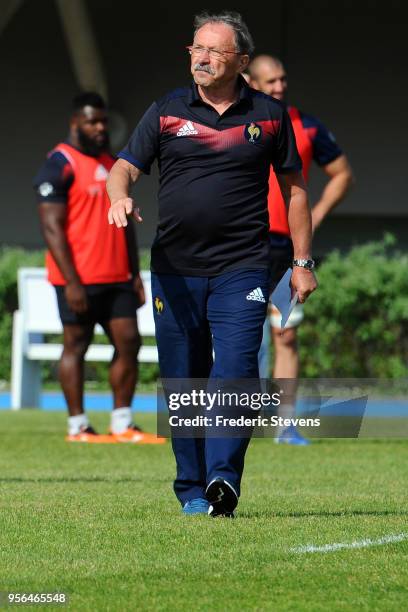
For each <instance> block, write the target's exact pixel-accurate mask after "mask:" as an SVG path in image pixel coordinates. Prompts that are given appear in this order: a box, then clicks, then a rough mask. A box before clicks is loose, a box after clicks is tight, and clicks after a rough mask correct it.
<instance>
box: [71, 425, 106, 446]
mask: <svg viewBox="0 0 408 612" xmlns="http://www.w3.org/2000/svg"><path fill="white" fill-rule="evenodd" d="M65 440H66V441H67V442H87V443H88V444H115V443H116V440H113V439H112V436H108V435H100V434H97V433H96V431H95V430H94V428H93V427H87V428H86V429H83V430H82V431H80V432H79V433H77V434H75V435H69V434H68V436H66V438H65Z"/></svg>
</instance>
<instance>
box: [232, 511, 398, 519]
mask: <svg viewBox="0 0 408 612" xmlns="http://www.w3.org/2000/svg"><path fill="white" fill-rule="evenodd" d="M331 516H332V517H336V516H338V517H342V516H344V517H350V516H408V510H382V509H379V510H338V511H334V512H330V511H327V510H322V511H321V512H319V511H313V510H311V511H310V512H268V511H266V512H256V511H255V512H245V511H244V512H240V513H239V517H240V518H306V517H316V518H319V517H331Z"/></svg>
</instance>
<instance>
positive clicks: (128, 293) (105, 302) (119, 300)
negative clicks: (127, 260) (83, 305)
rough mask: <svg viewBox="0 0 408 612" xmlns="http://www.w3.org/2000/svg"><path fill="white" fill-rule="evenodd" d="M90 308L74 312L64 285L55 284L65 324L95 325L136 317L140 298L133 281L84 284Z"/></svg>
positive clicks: (62, 320) (60, 312)
mask: <svg viewBox="0 0 408 612" xmlns="http://www.w3.org/2000/svg"><path fill="white" fill-rule="evenodd" d="M84 286H85V289H86V294H87V296H88V304H89V308H88V310H87V311H86V312H84V313H81V314H77V313H76V312H73V311H72V310H71V309H70V307H69V306H68V304H67V301H66V299H65V291H64V287H63V286H61V285H56V286H55V291H56V293H57V301H58V310H59V314H60V318H61V322H62V324H63V325H75V324H76V325H91V324H93V325H95V323H101V324H103V323H105V322H106V321H110V320H111V319H120V318H123V317H125V318H132V319H134V318H136V309H137V308H138V307H139V304H138V300H137V297H136V294H135V292H134V291H133V286H132V283H131V282H128V283H106V284H99V285H84Z"/></svg>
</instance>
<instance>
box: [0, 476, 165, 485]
mask: <svg viewBox="0 0 408 612" xmlns="http://www.w3.org/2000/svg"><path fill="white" fill-rule="evenodd" d="M149 481H150V482H169V479H168V478H152V477H150V476H149ZM41 482H52V483H56V482H57V483H58V482H62V483H64V482H89V483H93V482H95V483H98V482H107V483H119V484H120V483H126V482H146V478H142V477H140V478H133V477H132V478H105V477H103V476H95V477H88V478H86V477H83V476H81V477H75V476H74V477H71V476H67V477H65V478H64V477H60V478H52V477H50V478H23V477H14V478H13V477H10V478H0V484H1V483H24V484H25V483H34V484H35V483H41Z"/></svg>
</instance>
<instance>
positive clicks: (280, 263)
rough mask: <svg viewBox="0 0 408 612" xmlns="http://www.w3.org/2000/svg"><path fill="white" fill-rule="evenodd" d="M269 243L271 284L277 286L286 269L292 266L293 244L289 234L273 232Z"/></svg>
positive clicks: (270, 234)
mask: <svg viewBox="0 0 408 612" xmlns="http://www.w3.org/2000/svg"><path fill="white" fill-rule="evenodd" d="M269 244H270V247H271V251H270V253H271V259H270V272H271V285H272V286H276V285H277V284H278V282H279V281H280V279H281V278H282V276H283V275H284V274H285V272H286V270H287V269H288V268H291V267H292V261H293V244H292V240H291V239H290V238H289V237H288V236H284V235H283V234H277V233H273V232H270V233H269Z"/></svg>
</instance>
